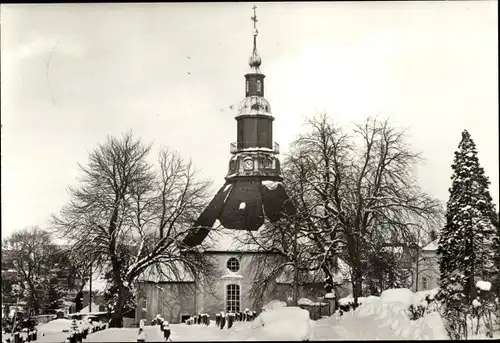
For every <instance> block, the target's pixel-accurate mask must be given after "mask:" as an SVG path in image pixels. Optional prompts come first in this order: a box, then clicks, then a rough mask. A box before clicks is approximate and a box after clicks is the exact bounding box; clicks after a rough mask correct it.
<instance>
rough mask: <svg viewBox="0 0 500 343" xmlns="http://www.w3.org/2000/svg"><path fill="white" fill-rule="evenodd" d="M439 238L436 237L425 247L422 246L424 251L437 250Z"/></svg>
mask: <svg viewBox="0 0 500 343" xmlns="http://www.w3.org/2000/svg"><path fill="white" fill-rule="evenodd" d="M438 243H439V239H435V240H433V241H432V242H430V243H429V244H427V245H426V246H425V247H423V248H422V250H423V251H436V250H437V248H438Z"/></svg>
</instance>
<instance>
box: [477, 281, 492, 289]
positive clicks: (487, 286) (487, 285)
mask: <svg viewBox="0 0 500 343" xmlns="http://www.w3.org/2000/svg"><path fill="white" fill-rule="evenodd" d="M476 287H477V288H479V289H480V290H482V291H489V290H490V289H491V282H489V281H478V282H477V283H476Z"/></svg>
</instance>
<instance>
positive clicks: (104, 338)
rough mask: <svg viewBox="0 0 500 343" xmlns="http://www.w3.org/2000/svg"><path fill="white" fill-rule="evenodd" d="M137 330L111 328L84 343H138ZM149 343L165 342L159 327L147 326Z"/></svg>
mask: <svg viewBox="0 0 500 343" xmlns="http://www.w3.org/2000/svg"><path fill="white" fill-rule="evenodd" d="M137 331H138V329H137V328H121V329H118V328H110V329H107V330H103V331H98V332H96V333H93V334H92V335H90V336H88V337H87V339H84V340H83V342H84V343H86V342H137ZM144 332H145V333H146V341H147V342H159V341H163V340H164V339H163V335H162V333H161V331H160V328H159V327H158V326H146V327H145V328H144Z"/></svg>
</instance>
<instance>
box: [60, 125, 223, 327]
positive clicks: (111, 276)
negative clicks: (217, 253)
mask: <svg viewBox="0 0 500 343" xmlns="http://www.w3.org/2000/svg"><path fill="white" fill-rule="evenodd" d="M150 148H151V147H150V146H144V145H143V144H142V143H141V141H140V140H136V139H134V137H133V135H132V133H131V132H128V133H126V134H124V135H123V136H122V137H121V138H115V137H108V140H107V142H106V143H105V144H103V145H99V147H98V148H97V149H96V150H94V151H93V152H92V153H90V155H89V163H88V165H86V166H82V165H80V170H81V173H82V176H81V178H80V179H79V182H80V185H79V187H76V188H70V189H69V192H70V195H71V201H70V202H69V203H68V204H67V205H66V206H64V208H63V209H62V211H61V213H60V215H59V216H53V224H54V228H55V230H57V231H58V232H59V234H60V235H61V236H62V237H64V238H66V239H67V240H68V241H69V242H70V243H71V245H72V251H73V253H74V254H75V255H78V256H85V258H86V259H87V260H88V261H91V262H92V263H93V265H94V266H97V267H99V268H100V269H101V271H102V272H104V273H105V274H106V276H107V279H108V290H107V295H108V302H109V304H108V306H109V308H110V310H112V319H111V326H115V327H116V326H121V325H122V317H123V313H124V311H126V310H128V309H129V308H131V307H133V305H134V303H135V293H136V292H135V286H136V281H137V279H138V277H139V276H141V275H143V273H144V272H145V271H146V270H148V269H149V270H151V268H155V266H156V265H158V264H163V265H165V266H166V267H167V269H169V270H170V271H171V273H170V276H172V275H174V277H175V275H179V274H180V273H185V272H188V273H191V275H194V276H196V275H199V274H200V273H204V274H206V275H209V274H210V273H211V272H212V271H214V266H213V264H212V263H211V262H210V261H208V260H207V259H205V258H204V257H203V256H202V255H201V254H199V253H198V252H197V249H195V248H193V249H190V250H189V251H187V250H186V249H184V246H183V244H182V240H183V238H184V237H185V235H186V234H187V232H188V231H189V230H190V228H191V226H192V223H193V222H194V219H195V216H196V215H197V214H198V213H199V212H200V211H201V210H202V209H203V208H204V206H205V205H206V200H207V197H206V195H207V194H206V193H207V189H208V186H209V184H208V183H207V182H204V181H199V180H197V178H196V172H195V170H194V168H193V166H192V164H191V162H185V161H184V160H183V159H182V158H181V157H180V156H179V155H178V154H177V153H175V152H172V151H169V150H163V151H162V152H161V153H160V154H159V168H158V170H157V171H156V172H155V171H154V170H153V166H152V165H150V164H148V163H147V161H146V157H147V156H148V154H149V153H150ZM159 270H160V269H159Z"/></svg>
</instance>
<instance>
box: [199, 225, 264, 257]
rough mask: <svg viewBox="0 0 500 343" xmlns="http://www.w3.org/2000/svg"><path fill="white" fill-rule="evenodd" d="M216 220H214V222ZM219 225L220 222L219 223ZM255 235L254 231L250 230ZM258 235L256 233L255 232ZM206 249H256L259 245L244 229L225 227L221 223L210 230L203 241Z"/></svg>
mask: <svg viewBox="0 0 500 343" xmlns="http://www.w3.org/2000/svg"><path fill="white" fill-rule="evenodd" d="M217 222H218V220H217V221H216V223H217ZM219 225H220V223H219ZM252 234H253V235H254V236H255V235H256V233H255V232H252ZM257 235H258V233H257ZM203 246H205V250H206V251H218V252H220V251H224V252H225V251H247V252H248V251H258V250H259V245H258V244H257V243H255V242H254V241H253V239H252V236H251V234H250V233H249V232H248V231H246V230H231V229H226V228H224V227H223V226H222V225H220V226H219V227H218V228H215V224H214V228H213V229H212V230H210V232H209V233H208V236H207V237H206V238H205V240H204V242H203Z"/></svg>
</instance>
